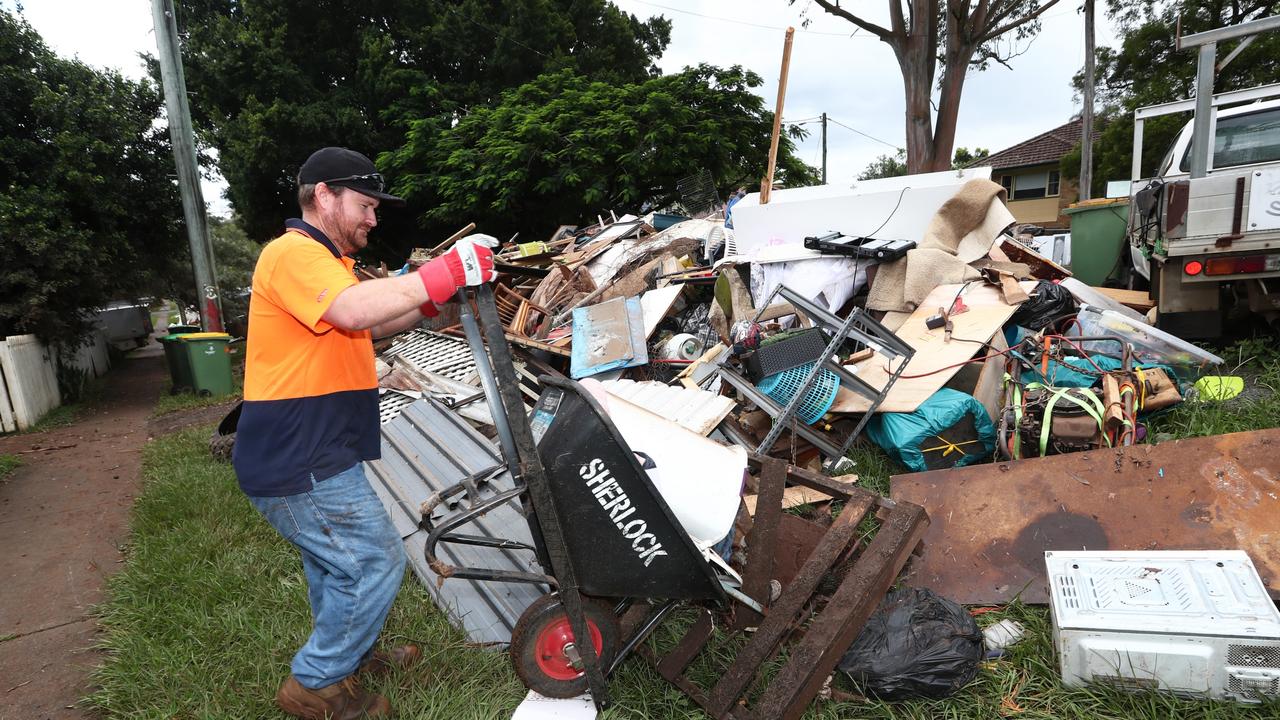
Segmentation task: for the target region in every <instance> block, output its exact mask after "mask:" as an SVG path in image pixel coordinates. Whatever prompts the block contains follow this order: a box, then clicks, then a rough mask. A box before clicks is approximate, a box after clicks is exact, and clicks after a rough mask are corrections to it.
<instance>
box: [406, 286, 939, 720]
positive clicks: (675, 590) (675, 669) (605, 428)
mask: <svg viewBox="0 0 1280 720" xmlns="http://www.w3.org/2000/svg"><path fill="white" fill-rule="evenodd" d="M472 293H473V295H472V297H471V298H468V297H467V296H466V293H460V294H459V298H458V300H459V304H460V318H461V321H462V325H463V329H464V331H465V334H466V337H467V341H468V343H469V344H470V346H471V350H472V354H473V355H474V358H475V362H476V368H477V372H478V374H479V376H480V380H481V384H482V386H483V389H484V392H485V395H486V397H487V399H488V401H489V404H490V408H491V410H492V416H493V419H494V421H495V427H496V430H497V437H498V441H499V445H500V446H501V449H502V453H503V457H504V460H505V461H506V463H507V466H508V469H509V470H510V471H511V474H512V477H513V478H514V480H515V486H514V488H513V489H511V490H508V491H505V492H499V493H494V494H492V495H491V496H490V497H488V498H486V499H483V500H480V499H476V498H477V495H476V493H475V490H476V488H475V484H474V482H473V481H471V480H465V481H463V482H460V483H458V484H457V485H454V486H452V487H449V488H446V489H445V490H442V491H440V492H439V493H437V494H436V495H434V496H433V497H432V498H430V499H429V500H428V501H427V502H426V503H424V505H423V507H422V520H421V526H422V528H423V529H424V530H426V531H427V533H428V536H427V540H426V546H425V551H424V552H425V554H426V559H427V562H428V563H429V565H430V566H431V568H432V569H433V571H434V572H435V573H436V574H437V575H438V576H439V577H440V578H441V581H442V582H443V581H445V579H447V578H462V579H472V580H487V581H495V582H523V583H535V584H543V585H545V586H546V587H548V588H550V592H549V593H548V594H546V595H544V596H542V597H541V598H539V599H538V600H537V601H535V602H534V603H533V604H532V605H531V606H529V608H528V609H527V610H525V612H524V613H523V614H522V615H521V617H520V619H519V620H518V622H517V623H516V625H515V628H514V629H513V632H512V637H511V646H510V655H511V659H512V664H513V665H514V668H515V671H516V674H517V675H518V676H519V677H520V679H521V680H522V681H523V682H524V684H525V685H526V686H527V687H528V688H530V689H532V690H535V691H537V692H539V693H541V694H543V695H546V696H548V697H560V698H564V697H573V696H576V695H580V694H582V693H583V692H585V691H590V693H591V697H592V699H593V701H594V702H595V704H596V706H597V708H603V707H605V706H606V705H607V704H608V691H607V682H606V678H608V677H609V676H611V675H612V674H613V673H614V672H615V671H616V670H617V668H618V667H619V666H620V665H621V663H622V662H623V661H624V660H625V659H626V658H627V657H629V656H630V655H631V654H633V653H637V654H640V655H642V656H644V657H645V658H646V659H648V660H649V661H650V662H651V663H653V664H654V666H655V667H656V668H657V669H658V671H659V673H661V674H662V675H663V677H664V678H666V679H667V680H668V681H670V682H672V683H673V684H675V685H676V686H677V687H678V688H680V689H681V690H682V691H684V692H685V693H686V694H688V695H689V696H690V697H691V698H693V699H694V700H695V701H696V702H698V704H700V705H701V706H702V707H703V708H704V709H706V710H707V711H708V712H709V713H710V714H711V715H713V716H715V717H730V716H734V717H736V716H739V715H742V716H746V715H749V714H750V713H751V712H753V711H751V710H750V709H748V708H747V706H746V704H745V702H744V698H745V696H746V694H747V693H749V691H750V688H751V685H752V679H753V678H754V677H756V675H757V674H758V672H759V670H760V668H761V667H762V666H763V665H765V664H766V663H767V662H769V660H770V659H772V658H774V657H777V656H778V655H779V653H780V652H781V651H782V647H783V644H784V643H785V642H786V641H787V640H788V639H789V638H792V637H793V636H794V635H798V636H800V638H801V640H800V641H799V644H798V645H797V647H796V648H794V649H793V654H794V657H792V658H791V659H789V660H788V661H787V663H786V664H785V666H784V667H783V668H782V670H781V672H780V673H779V677H780V678H783V680H781V681H775V683H773V685H776V686H777V687H776V688H775V687H770V688H769V690H768V691H767V692H765V693H764V695H763V696H762V697H761V698H760V702H759V703H758V704H759V710H758V712H759V715H758V716H761V717H796V716H798V714H799V713H800V712H803V709H804V707H806V706H807V705H808V703H809V702H810V701H811V700H812V699H813V697H814V696H815V695H816V694H817V692H818V690H819V689H820V688H821V685H822V680H823V679H824V678H825V677H826V675H828V674H829V673H830V672H831V669H832V668H834V666H835V663H836V661H837V660H838V658H839V655H840V654H842V653H843V651H844V650H845V649H847V648H848V646H849V644H850V643H851V642H852V640H853V637H854V636H856V633H857V632H858V631H859V630H860V629H861V627H862V624H863V623H864V622H865V621H866V618H867V617H868V616H869V615H870V613H871V612H872V611H873V610H874V608H875V606H876V604H877V603H878V602H879V599H880V597H882V596H883V594H884V592H885V591H886V590H887V589H888V587H889V585H890V584H891V583H892V581H893V579H894V577H896V575H897V573H898V571H899V570H901V568H902V567H903V564H904V563H905V562H906V559H907V557H908V555H909V554H910V552H911V549H912V548H913V547H915V545H916V544H917V542H918V540H919V537H920V535H921V534H922V533H923V532H924V528H925V527H926V526H927V524H928V519H927V517H926V516H925V515H924V513H923V510H921V509H920V508H919V507H917V506H914V505H909V504H907V503H893V502H892V501H890V500H887V499H884V498H880V497H879V496H876V495H874V494H873V493H870V492H867V491H864V490H860V489H858V488H856V487H852V486H848V485H845V484H842V483H838V482H834V481H832V479H831V478H827V477H824V476H820V475H816V474H813V473H807V472H805V471H803V470H800V469H798V468H793V467H789V466H787V465H786V463H784V462H781V461H776V460H772V459H769V458H762V457H759V456H754V455H752V456H750V458H749V459H750V463H751V464H752V465H753V466H754V467H756V469H757V470H760V471H761V472H760V488H759V496H758V497H759V501H758V503H757V508H756V516H755V521H754V525H753V526H752V530H751V533H750V534H749V535H748V536H747V542H748V548H749V550H748V561H747V568H746V571H745V572H744V573H743V578H745V579H739V577H738V576H737V574H736V573H734V572H733V571H732V570H730V569H728V567H727V566H726V565H724V564H723V563H722V562H720V561H719V559H718V556H716V555H715V553H714V552H712V551H711V550H710V549H709V547H708V544H707V542H706V538H703V540H702V542H701V547H699V544H695V542H694V541H693V539H692V538H691V537H690V534H689V533H688V532H686V530H685V527H684V526H682V524H681V523H680V521H679V520H678V519H677V517H676V514H675V513H674V512H673V511H672V508H671V507H669V505H668V503H667V502H666V501H664V499H663V496H662V494H661V493H659V492H658V490H657V488H656V487H655V485H654V483H653V482H652V481H651V479H650V477H649V475H648V473H647V472H646V469H645V468H644V467H643V466H642V464H641V462H642V459H641V458H640V457H638V456H637V453H635V452H633V450H632V448H630V447H629V446H628V445H627V443H626V441H625V440H624V439H623V437H622V435H621V434H620V433H619V431H618V428H617V427H616V426H615V424H614V422H613V421H611V420H610V418H609V416H608V415H607V414H606V413H605V412H604V411H603V410H602V408H601V407H600V405H599V403H597V402H596V400H595V399H594V398H593V397H592V396H591V394H590V393H589V392H587V391H586V390H585V389H584V388H583V387H582V386H581V385H580V384H578V383H576V382H573V381H571V380H567V379H564V378H557V377H551V376H547V375H544V376H542V377H540V378H539V382H540V383H541V384H542V386H543V390H542V393H541V395H540V396H539V398H538V401H537V404H536V406H535V407H534V410H533V412H532V413H531V414H530V413H528V412H527V411H526V408H525V406H524V402H523V399H522V391H521V388H520V385H519V384H518V380H517V376H516V372H515V368H514V365H513V362H512V358H511V350H510V346H509V345H508V344H507V339H506V336H505V334H504V329H503V326H502V323H501V320H500V319H499V317H498V313H497V309H496V306H495V304H494V300H493V294H492V291H491V290H490V289H489V288H488V287H481V288H478V289H476V290H474V291H472ZM472 299H474V301H475V308H474V310H473V309H472V304H471V300H472ZM477 315H478V317H479V322H477ZM486 343H487V346H488V348H487V351H486V347H485V345H486ZM786 483H791V484H798V485H805V486H808V487H811V488H814V489H817V490H819V491H821V492H824V493H826V494H828V495H829V496H830V497H832V498H834V499H837V500H842V501H844V503H845V505H844V507H845V508H846V509H845V510H843V511H841V512H840V514H839V516H838V517H837V518H836V519H835V522H834V523H833V524H832V525H831V527H830V528H829V529H824V528H820V527H819V528H818V529H817V535H818V538H816V539H811V541H810V542H809V544H808V545H807V546H805V547H804V548H803V550H802V551H801V550H796V549H795V548H793V547H790V546H788V552H793V554H794V558H793V560H795V562H794V564H793V565H794V566H793V567H792V572H791V573H790V574H791V577H790V578H788V580H787V583H786V584H785V586H783V588H782V591H781V593H780V594H779V593H778V592H777V586H778V583H773V582H772V581H771V579H772V578H775V577H777V576H778V574H777V567H775V564H774V563H775V552H774V546H775V545H779V546H781V545H783V544H784V543H782V542H781V539H780V536H785V535H788V532H789V531H788V529H787V528H788V527H789V525H788V523H787V522H781V520H782V519H783V518H782V517H781V515H782V514H781V501H782V493H783V486H784V484H786ZM463 496H466V497H468V498H473V501H471V502H467V503H463V502H461V501H460V500H459V498H461V497H463ZM512 500H518V501H519V502H520V504H521V506H522V508H523V509H524V515H525V517H526V519H527V521H528V524H529V529H530V535H531V537H532V539H533V542H532V545H528V544H525V543H520V542H515V541H511V540H505V539H495V538H490V537H483V536H478V535H471V534H466V533H465V532H461V530H462V529H463V528H464V527H465V526H466V525H467V524H468V523H470V522H472V521H473V520H475V519H477V518H479V517H480V516H482V515H484V514H486V513H488V512H489V511H490V510H493V509H494V508H496V507H498V506H500V505H502V504H504V503H508V502H511V501H512ZM735 500H736V498H735ZM442 505H444V506H449V507H452V508H453V511H452V512H451V513H450V514H448V515H446V516H444V517H443V518H440V519H437V520H432V515H433V514H434V512H435V511H436V510H437V509H438V508H440V507H441V506H442ZM877 511H880V512H881V514H882V515H883V517H882V518H881V521H880V525H881V531H880V532H879V533H878V534H877V535H876V538H875V539H874V540H873V541H872V542H871V543H870V545H869V546H868V547H867V548H866V549H865V552H863V553H861V555H859V556H857V557H855V555H857V554H858V550H859V546H860V542H859V536H860V533H859V531H858V528H859V525H860V523H862V521H863V520H865V519H869V518H871V517H872V515H873V514H874V513H876V512H877ZM746 513H747V510H746V508H745V505H740V509H739V519H740V520H741V519H743V518H744V516H745V518H746V521H747V522H748V523H750V522H751V518H750V516H749V515H747V514H746ZM796 522H803V521H799V520H796ZM780 528H781V529H780ZM441 543H458V544H472V545H483V546H488V547H497V548H503V549H512V550H516V549H518V550H530V551H533V552H534V553H535V555H536V557H537V559H538V562H539V564H540V565H541V567H542V568H543V570H544V572H543V573H536V572H518V571H510V570H494V569H489V568H479V567H458V566H452V565H449V564H447V563H444V562H442V561H441V560H440V559H439V557H438V556H437V553H436V548H437V547H438V546H439V545H440V544H441ZM752 543H754V545H752ZM752 547H755V548H756V550H755V551H752V550H751V549H750V548H752ZM837 567H842V568H844V570H843V572H842V578H843V579H841V580H838V581H837V582H836V587H837V590H836V591H835V593H834V594H830V593H828V594H827V595H822V594H821V593H822V591H821V590H820V585H823V582H822V581H823V580H827V579H830V576H831V573H832V571H833V569H834V568H837ZM827 584H829V583H827ZM771 585H772V586H774V587H773V588H772V590H771ZM770 599H772V600H773V605H772V606H771V607H769V608H766V607H765V606H766V604H768V601H769V600H770ZM682 605H684V606H689V605H694V606H697V607H698V608H699V612H700V614H701V617H700V618H699V620H698V621H697V622H696V623H695V624H694V626H693V627H692V628H690V629H689V631H688V632H687V633H686V634H685V636H684V637H683V638H682V639H681V641H680V642H679V645H678V647H677V648H676V650H675V651H673V652H672V653H670V654H669V655H668V656H666V657H662V658H659V657H657V656H656V655H655V654H654V652H653V651H652V649H650V648H648V647H646V646H645V644H644V643H645V640H646V639H647V638H648V637H649V635H650V634H651V633H652V632H653V630H654V629H655V628H657V627H658V626H659V625H660V624H661V623H662V622H663V621H664V620H665V619H667V618H668V617H669V616H670V614H671V613H672V612H673V611H675V610H676V609H677V608H678V607H680V606H682ZM773 609H776V612H771V610H773ZM712 612H718V613H722V614H723V615H724V617H725V622H721V623H715V622H713V621H712ZM624 616H625V618H626V622H625V623H624V622H623V621H622V620H623V618H624ZM716 625H719V626H721V627H736V628H738V629H741V628H744V627H746V626H748V625H751V626H756V625H758V630H757V632H755V633H754V634H753V635H752V637H751V638H750V640H749V642H748V643H747V644H746V646H745V647H744V648H743V650H742V651H741V652H740V653H739V654H738V656H737V657H735V659H734V661H733V663H732V664H731V665H730V666H729V667H728V668H727V669H726V670H725V672H724V675H723V677H722V678H721V679H720V681H719V682H718V683H717V684H716V686H715V687H713V688H711V689H710V690H709V691H708V690H704V689H702V688H700V687H698V686H697V685H696V684H694V683H693V682H692V681H690V680H689V679H688V678H686V677H684V676H683V671H684V669H685V668H686V667H687V666H688V665H689V663H690V662H691V660H692V658H693V657H694V656H696V655H697V654H698V653H699V652H700V651H701V649H702V648H703V647H704V645H705V643H706V642H707V639H708V638H709V637H710V636H711V634H712V628H713V627H715V626H716ZM805 625H810V626H814V627H819V628H821V627H827V626H829V627H830V628H831V629H830V631H824V632H822V633H820V634H818V635H815V634H814V633H812V632H809V633H805V632H804V631H803V630H802V629H801V628H802V626H805ZM624 627H625V631H624ZM793 634H794V635H793ZM588 637H589V638H590V639H591V642H589V643H584V642H580V641H579V640H578V639H579V638H588ZM815 683H816V684H815ZM774 708H776V710H775V709H774Z"/></svg>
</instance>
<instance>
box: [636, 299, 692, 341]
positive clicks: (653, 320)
mask: <svg viewBox="0 0 1280 720" xmlns="http://www.w3.org/2000/svg"><path fill="white" fill-rule="evenodd" d="M683 290H684V286H683V285H668V286H666V287H664V288H658V289H657V290H650V291H649V292H646V293H645V294H643V295H641V296H640V309H641V310H642V311H643V312H644V337H645V339H646V340H647V339H649V338H651V337H653V331H654V330H657V329H658V323H660V322H662V319H663V318H665V317H666V316H667V313H669V312H671V306H672V305H674V304H675V302H676V298H678V297H680V293H681V292H682V291H683Z"/></svg>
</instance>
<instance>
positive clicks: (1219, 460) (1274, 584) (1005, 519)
mask: <svg viewBox="0 0 1280 720" xmlns="http://www.w3.org/2000/svg"><path fill="white" fill-rule="evenodd" d="M1278 453H1280V429H1270V430H1259V431H1256V432H1242V433H1232V434H1230V435H1220V436H1216V437H1202V438H1190V439H1187V440H1177V441H1173V442H1164V443H1160V444H1159V445H1134V446H1132V447H1121V448H1113V449H1108V450H1091V451H1088V452H1081V453H1072V454H1069V455H1055V456H1052V457H1045V458H1035V459H1031V460H1019V461H1009V462H1001V463H997V464H996V465H978V466H972V467H966V468H959V469H951V470H942V471H933V472H925V473H916V474H912V475H895V476H894V477H893V478H892V480H891V497H893V499H895V500H903V501H907V502H912V503H916V504H919V505H922V506H924V508H925V509H926V510H927V511H928V513H929V517H930V518H932V524H931V525H930V527H929V532H928V533H927V534H926V535H925V538H924V546H923V551H922V552H921V555H920V557H918V558H916V559H915V561H914V562H913V563H912V565H911V566H910V567H909V568H908V570H907V574H906V576H905V578H904V581H905V582H906V583H907V584H909V585H914V586H918V587H927V588H929V589H931V590H933V591H934V592H937V593H939V594H942V595H945V596H947V597H949V598H951V599H953V600H955V601H957V602H959V603H963V604H965V605H998V604H1004V603H1007V602H1010V601H1011V600H1013V599H1014V598H1015V597H1020V598H1021V599H1022V601H1023V602H1027V603H1044V602H1045V601H1046V600H1047V599H1048V592H1047V590H1048V589H1047V586H1046V580H1045V575H1044V561H1043V560H1044V552H1045V551H1047V550H1054V551H1075V550H1085V549H1087V550H1162V549H1171V550H1172V549H1177V550H1219V549H1222V548H1239V549H1241V550H1244V551H1245V552H1247V553H1249V557H1250V558H1252V559H1253V562H1254V564H1255V565H1256V566H1257V568H1258V571H1259V572H1260V573H1261V575H1262V581H1263V583H1264V585H1266V587H1267V591H1268V592H1269V593H1270V594H1271V596H1272V597H1273V598H1278V599H1280V544H1277V543H1276V541H1275V536H1276V527H1277V522H1276V518H1277V517H1280V498H1277V491H1276V470H1275V468H1276V459H1275V458H1276V456H1277V454H1278Z"/></svg>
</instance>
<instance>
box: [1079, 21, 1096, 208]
mask: <svg viewBox="0 0 1280 720" xmlns="http://www.w3.org/2000/svg"><path fill="white" fill-rule="evenodd" d="M1080 121H1081V125H1082V127H1081V129H1080V192H1079V199H1080V200H1088V199H1089V198H1090V197H1092V192H1091V188H1092V187H1093V0H1084V111H1083V112H1081V113H1080Z"/></svg>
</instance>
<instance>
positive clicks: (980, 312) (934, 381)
mask: <svg viewBox="0 0 1280 720" xmlns="http://www.w3.org/2000/svg"><path fill="white" fill-rule="evenodd" d="M961 287H962V286H961V285H939V286H938V287H937V288H934V290H933V292H931V293H929V296H928V297H927V298H925V301H924V303H922V304H921V305H920V307H919V308H917V309H916V311H915V312H914V313H912V314H911V316H910V317H909V318H907V320H906V322H904V323H903V324H902V327H900V328H898V330H897V335H898V337H899V338H901V339H902V340H903V342H905V343H907V344H908V345H910V346H911V347H913V348H915V351H916V354H915V356H914V357H913V358H912V359H911V362H910V363H909V364H908V365H907V368H906V370H905V372H904V373H903V377H901V378H899V380H898V381H897V382H896V383H894V385H893V388H892V389H891V390H890V391H889V394H888V396H887V397H885V400H884V402H883V403H881V405H880V407H879V408H878V409H877V412H912V411H913V410H915V409H916V408H918V407H920V403H922V402H924V401H925V400H927V399H928V398H929V396H931V395H933V394H934V393H935V392H937V391H938V390H939V389H941V388H942V386H943V385H945V384H946V383H947V381H948V380H950V379H951V377H952V376H954V375H955V374H956V373H957V372H959V370H960V366H961V364H962V363H964V362H965V361H966V360H970V359H972V358H973V357H974V355H977V354H979V353H983V351H984V350H985V348H984V346H983V345H981V344H979V343H978V342H964V341H965V340H977V341H982V342H985V341H987V340H990V339H991V336H992V335H994V334H995V333H996V331H997V330H999V329H1000V327H1001V326H1002V325H1004V324H1005V323H1006V322H1007V321H1008V320H1009V317H1010V316H1012V315H1013V312H1014V311H1015V310H1017V306H1015V305H1006V304H1005V302H1004V300H1003V299H1002V298H1001V297H1000V291H999V290H997V289H996V288H994V287H991V286H988V285H983V284H979V283H976V282H975V283H972V284H970V285H969V287H968V288H967V289H966V290H965V291H964V293H963V295H962V296H961V299H963V300H964V303H965V305H967V306H968V307H969V309H968V310H967V311H966V312H962V313H960V314H958V315H954V316H952V325H953V330H952V338H951V342H946V338H945V334H944V330H943V328H938V329H936V330H930V329H929V328H928V327H926V326H925V320H926V319H927V318H929V317H930V316H932V315H936V314H937V313H938V308H940V307H946V306H948V305H950V304H951V302H952V300H953V299H954V298H955V297H956V293H957V292H958V291H959V290H960V288H961ZM1034 287H1035V282H1033V281H1026V282H1023V283H1022V288H1023V289H1024V290H1027V291H1030V290H1031V289H1033V288H1034ZM984 354H985V353H984ZM888 365H889V361H888V360H886V359H885V357H884V356H883V355H879V354H877V355H875V356H873V357H871V359H869V360H864V361H862V362H860V363H857V364H855V365H852V366H850V367H849V370H850V371H852V372H853V373H854V374H855V375H857V376H858V377H860V378H862V379H863V380H865V381H866V382H867V383H868V384H869V385H871V386H872V387H874V388H877V389H880V388H883V387H884V386H885V385H886V384H888V382H889V377H890V371H889V367H888ZM953 365H954V366H955V367H951V366H953ZM895 368H896V366H895ZM870 407H871V401H870V400H868V399H867V398H865V397H863V396H861V395H859V394H858V393H856V392H854V391H852V390H848V389H846V388H844V387H841V388H840V391H839V393H838V394H837V395H836V401H835V403H834V404H833V405H832V406H831V411H832V412H842V413H858V412H866V411H867V409H868V408H870Z"/></svg>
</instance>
